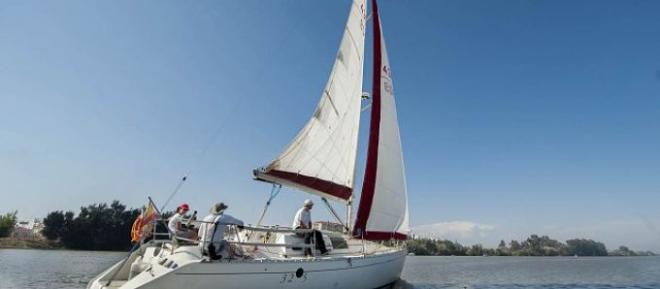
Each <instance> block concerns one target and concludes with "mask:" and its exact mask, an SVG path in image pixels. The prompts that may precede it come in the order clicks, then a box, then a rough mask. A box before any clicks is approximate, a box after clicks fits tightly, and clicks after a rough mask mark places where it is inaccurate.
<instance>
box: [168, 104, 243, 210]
mask: <svg viewBox="0 0 660 289" xmlns="http://www.w3.org/2000/svg"><path fill="white" fill-rule="evenodd" d="M242 102H243V97H239V98H238V101H236V103H235V104H234V106H233V107H232V109H231V110H229V112H232V111H236V110H237V109H238V107H239V106H240V105H241V103H242ZM228 118H229V113H227V114H225V116H224V118H223V120H222V121H221V122H220V125H219V126H218V128H217V129H216V130H215V132H214V133H213V135H212V136H211V138H209V140H208V141H207V142H206V144H205V145H204V147H203V148H202V150H201V151H200V153H199V155H198V156H197V158H196V159H195V161H194V162H193V163H192V165H191V166H190V167H189V168H188V170H187V173H185V174H184V175H183V177H182V178H181V180H180V181H179V182H178V183H177V185H176V187H174V190H173V191H172V193H171V194H170V195H169V197H167V200H166V201H165V202H164V203H163V206H162V207H161V208H160V210H161V211H163V209H165V207H167V205H168V204H169V203H170V201H171V200H172V198H174V196H175V195H176V194H177V193H178V192H179V190H181V187H183V184H184V183H185V182H186V180H188V177H189V176H190V175H192V173H193V172H194V171H195V169H196V168H197V167H199V165H200V163H201V162H202V161H203V160H204V157H206V154H207V153H208V151H209V150H210V148H211V145H212V144H213V143H214V142H215V140H216V139H217V138H218V137H219V136H220V134H221V133H222V132H223V130H224V128H225V125H226V124H227V120H228Z"/></svg>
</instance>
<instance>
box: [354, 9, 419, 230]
mask: <svg viewBox="0 0 660 289" xmlns="http://www.w3.org/2000/svg"><path fill="white" fill-rule="evenodd" d="M372 6H373V21H374V75H373V77H374V78H373V92H372V96H373V100H372V111H371V121H370V133H369V146H368V151H367V164H366V169H365V177H364V183H363V186H362V196H361V198H360V206H359V209H358V215H357V219H356V222H355V227H354V235H356V236H359V237H364V238H365V239H367V240H387V239H405V238H406V235H407V234H408V231H409V225H408V197H407V190H406V176H405V169H404V164H403V153H402V150H401V138H400V135H399V122H398V120H397V113H396V103H395V101H394V89H393V86H392V71H391V69H390V64H389V59H388V57H387V50H386V48H385V40H384V39H383V34H382V29H381V24H380V17H379V15H378V7H377V5H376V3H375V1H373V4H372Z"/></svg>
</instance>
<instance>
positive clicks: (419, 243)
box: [0, 201, 654, 256]
mask: <svg viewBox="0 0 660 289" xmlns="http://www.w3.org/2000/svg"><path fill="white" fill-rule="evenodd" d="M139 214H140V209H134V208H127V207H126V206H125V205H123V204H121V203H120V202H119V201H113V202H112V203H110V204H109V205H108V204H107V203H98V204H91V205H88V206H85V207H81V208H80V212H79V213H78V214H77V215H76V214H75V213H74V212H72V211H67V212H64V211H53V212H50V213H48V215H47V216H46V218H44V219H43V225H44V228H43V230H42V231H41V234H42V235H43V236H44V237H45V238H46V239H48V240H50V241H51V242H53V243H56V244H58V245H59V246H62V247H64V248H68V249H78V250H128V249H129V248H130V247H131V245H132V244H131V241H130V238H129V236H130V232H131V227H132V224H133V221H134V220H135V219H136V218H137V217H138V215H139ZM16 215H17V212H11V213H6V214H4V215H0V237H8V236H10V235H11V232H12V230H13V228H14V226H15V225H16V221H17V220H16ZM169 215H171V212H167V213H164V217H167V216H169ZM407 245H408V251H409V252H411V253H414V254H415V255H420V256H451V255H454V256H482V255H489V256H574V255H578V256H649V255H654V253H653V252H650V251H646V252H636V251H633V250H630V249H629V248H628V247H626V246H620V247H619V248H617V249H615V250H612V251H608V250H607V248H606V247H605V244H603V243H601V242H597V241H594V240H590V239H571V240H567V241H566V242H565V243H564V242H560V241H557V240H554V239H551V238H550V237H548V236H538V235H531V236H529V237H528V238H527V239H526V240H524V241H516V240H511V241H510V242H509V243H508V244H507V243H506V242H505V241H504V240H502V241H500V243H499V245H498V246H497V248H484V247H483V246H482V245H481V244H476V245H471V246H464V245H461V244H460V243H458V242H452V241H449V240H436V239H428V238H413V239H410V240H408V241H407Z"/></svg>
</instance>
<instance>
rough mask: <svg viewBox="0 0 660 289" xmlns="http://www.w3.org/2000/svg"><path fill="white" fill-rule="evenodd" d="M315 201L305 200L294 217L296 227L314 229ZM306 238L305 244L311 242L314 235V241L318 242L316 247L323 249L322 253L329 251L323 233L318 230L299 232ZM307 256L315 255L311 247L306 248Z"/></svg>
mask: <svg viewBox="0 0 660 289" xmlns="http://www.w3.org/2000/svg"><path fill="white" fill-rule="evenodd" d="M313 207H314V203H313V202H312V200H309V199H307V200H305V202H304V203H303V207H302V208H300V210H298V212H297V213H296V216H295V217H294V218H293V225H292V227H293V228H294V229H312V212H311V211H312V208H313ZM299 235H301V236H302V237H304V238H305V244H311V239H312V237H314V241H315V242H314V243H315V244H316V249H317V250H319V251H321V254H322V255H324V254H326V253H327V252H328V250H327V249H326V248H325V242H324V241H323V234H321V232H320V231H318V230H313V231H312V232H309V233H302V234H299ZM305 256H313V254H312V249H311V248H305Z"/></svg>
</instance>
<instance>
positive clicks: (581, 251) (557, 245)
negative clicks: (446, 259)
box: [408, 235, 655, 256]
mask: <svg viewBox="0 0 660 289" xmlns="http://www.w3.org/2000/svg"><path fill="white" fill-rule="evenodd" d="M408 251H409V252H411V253H414V254H415V255H420V256H452V255H453V256H483V255H488V256H576V255H577V256H653V255H655V254H654V253H653V252H650V251H645V252H635V251H632V250H630V249H629V248H628V247H626V246H621V247H619V248H618V249H616V250H613V251H608V250H607V247H605V244H603V243H601V242H597V241H594V240H591V239H571V240H567V241H566V242H565V243H563V242H560V241H557V240H554V239H551V238H550V237H548V236H540V237H539V236H538V235H531V236H529V237H528V238H527V239H526V240H524V241H516V240H511V241H510V242H509V244H508V245H507V243H506V242H505V241H504V240H502V241H500V243H499V245H498V246H497V248H484V247H483V246H482V245H481V244H476V245H472V246H463V245H461V244H459V243H458V242H452V241H449V240H435V239H428V238H417V239H411V240H408Z"/></svg>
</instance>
